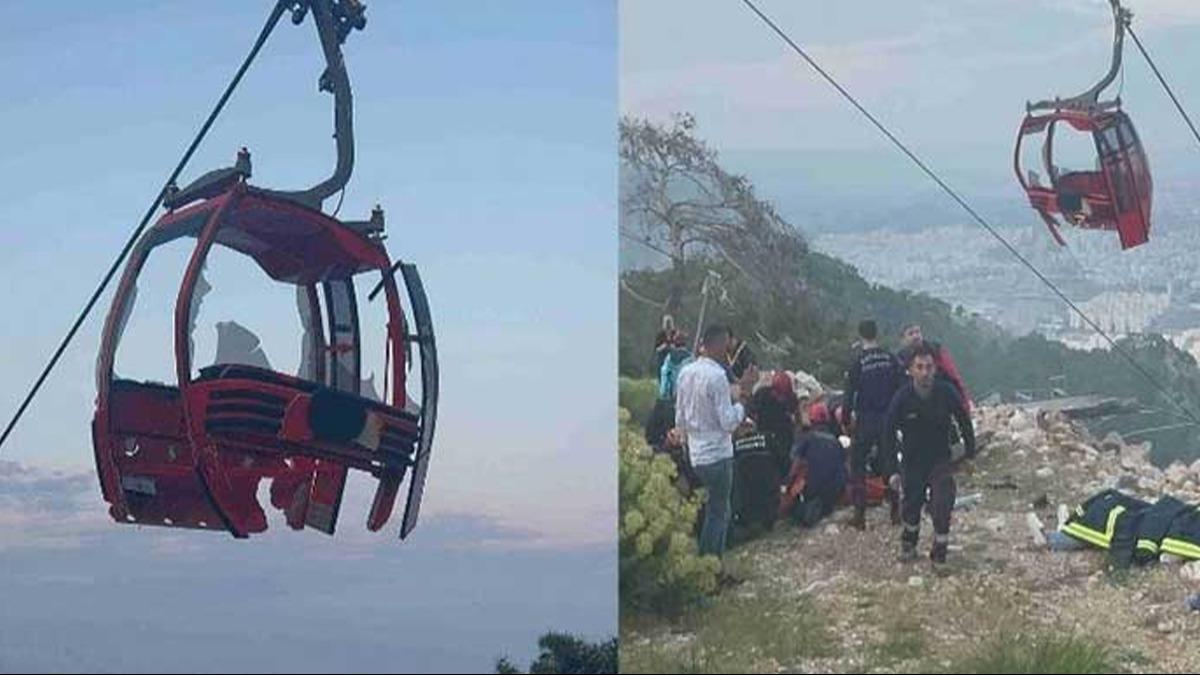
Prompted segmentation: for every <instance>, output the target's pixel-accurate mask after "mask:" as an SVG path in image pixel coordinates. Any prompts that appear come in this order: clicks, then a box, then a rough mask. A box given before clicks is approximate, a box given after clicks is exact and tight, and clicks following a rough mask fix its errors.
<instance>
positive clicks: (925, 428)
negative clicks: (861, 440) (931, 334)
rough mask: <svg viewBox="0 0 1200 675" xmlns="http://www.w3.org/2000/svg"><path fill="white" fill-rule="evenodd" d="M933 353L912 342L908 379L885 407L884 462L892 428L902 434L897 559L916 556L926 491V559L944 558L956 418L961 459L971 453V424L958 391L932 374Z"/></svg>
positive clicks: (890, 459) (888, 460)
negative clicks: (929, 542) (929, 535)
mask: <svg viewBox="0 0 1200 675" xmlns="http://www.w3.org/2000/svg"><path fill="white" fill-rule="evenodd" d="M936 358H937V356H936V352H935V348H934V347H933V346H932V345H929V344H926V343H924V342H922V343H918V344H916V345H914V346H913V349H912V353H911V360H910V364H909V367H908V374H909V376H910V378H911V381H910V382H909V383H908V384H905V385H904V386H903V387H901V388H900V391H898V392H896V395H895V396H894V397H893V398H892V402H891V405H890V406H889V407H888V412H887V418H886V421H885V422H884V428H883V443H882V451H881V454H882V457H883V459H884V460H885V466H889V467H890V466H895V463H896V462H895V458H896V432H897V431H899V432H901V433H903V435H904V455H903V459H902V462H901V463H900V468H899V471H898V472H897V473H896V474H895V475H894V476H893V478H894V479H898V480H900V481H901V483H902V484H903V493H904V505H903V507H902V515H901V517H902V520H903V521H904V531H903V532H902V533H901V535H900V558H901V560H904V561H911V560H914V559H915V558H916V555H917V539H918V537H919V535H920V531H921V509H922V508H923V507H924V506H925V501H926V497H925V493H926V490H928V491H929V499H930V515H931V516H932V519H933V546H932V548H931V549H930V552H929V558H930V560H932V561H933V562H934V563H935V564H941V563H944V562H946V550H947V547H948V545H949V541H950V513H951V511H952V510H953V508H954V498H955V493H956V491H957V488H956V486H955V483H954V470H955V468H956V466H957V463H958V462H959V461H962V459H958V458H955V457H953V456H952V454H951V451H950V425H951V423H952V422H957V423H958V428H959V429H960V430H961V431H962V436H963V447H964V453H965V454H964V457H963V459H970V458H972V457H974V456H975V429H974V427H973V426H972V424H971V415H970V414H969V413H968V412H967V408H966V405H965V404H964V403H963V400H962V398H961V397H960V396H959V395H958V391H957V390H956V389H955V388H954V387H953V386H952V385H951V384H949V383H948V382H946V381H945V380H941V379H938V378H937V377H936V373H937V364H936Z"/></svg>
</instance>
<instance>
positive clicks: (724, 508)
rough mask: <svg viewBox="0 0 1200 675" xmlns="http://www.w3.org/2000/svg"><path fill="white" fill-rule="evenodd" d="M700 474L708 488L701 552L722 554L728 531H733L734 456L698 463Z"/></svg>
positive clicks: (701, 553) (701, 532) (701, 529)
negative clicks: (730, 521) (731, 509)
mask: <svg viewBox="0 0 1200 675" xmlns="http://www.w3.org/2000/svg"><path fill="white" fill-rule="evenodd" d="M696 475H697V476H699V477H700V482H701V484H703V485H704V488H705V490H706V491H707V492H708V495H707V497H706V498H705V501H704V525H703V526H702V527H701V528H700V555H715V556H721V555H722V554H724V553H725V535H726V533H727V532H728V531H729V512H730V504H729V502H730V494H731V493H732V491H733V458H729V459H722V460H718V461H716V462H713V463H712V464H702V465H700V466H697V467H696Z"/></svg>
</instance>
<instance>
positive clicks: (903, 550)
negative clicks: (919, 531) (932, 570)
mask: <svg viewBox="0 0 1200 675" xmlns="http://www.w3.org/2000/svg"><path fill="white" fill-rule="evenodd" d="M916 559H917V545H916V544H915V543H914V542H911V541H908V540H907V539H901V540H900V562H902V563H910V562H913V561H915V560H916Z"/></svg>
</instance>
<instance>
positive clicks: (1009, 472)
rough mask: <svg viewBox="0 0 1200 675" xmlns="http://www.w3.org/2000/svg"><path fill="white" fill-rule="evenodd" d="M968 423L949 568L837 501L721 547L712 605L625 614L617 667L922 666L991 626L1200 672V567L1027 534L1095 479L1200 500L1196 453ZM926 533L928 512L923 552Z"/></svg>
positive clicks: (1079, 431) (882, 520)
mask: <svg viewBox="0 0 1200 675" xmlns="http://www.w3.org/2000/svg"><path fill="white" fill-rule="evenodd" d="M976 426H977V429H978V435H979V438H980V456H979V457H978V459H976V461H975V462H974V463H973V464H972V465H971V466H969V467H967V468H965V469H964V471H963V472H962V473H961V474H960V475H959V478H958V480H959V489H958V493H959V498H960V500H963V501H964V502H970V501H974V504H973V505H971V506H969V507H964V508H962V509H960V510H956V512H955V520H954V525H953V529H952V544H951V549H950V560H949V562H948V564H947V565H946V568H945V569H944V570H936V571H935V570H933V568H932V566H931V565H930V564H929V562H928V561H927V559H925V558H922V560H921V561H920V562H918V563H911V564H901V563H899V562H897V560H896V554H897V552H898V546H899V544H898V536H899V532H898V530H897V529H895V528H893V527H891V526H890V525H889V524H888V522H887V513H886V511H885V510H884V509H874V510H873V512H872V513H870V517H869V526H868V529H867V531H866V532H858V531H855V530H852V529H849V528H848V527H846V525H845V521H846V519H847V518H848V515H849V514H848V513H847V512H846V511H845V510H842V511H840V512H838V513H837V514H835V515H834V516H833V517H832V518H831V520H829V521H827V523H826V524H824V525H822V526H820V527H818V528H817V529H816V530H813V531H805V530H800V529H797V528H794V527H792V526H790V525H785V524H780V525H779V526H777V528H776V530H775V531H774V532H772V533H770V534H769V535H767V536H765V537H762V538H759V539H757V540H755V541H753V542H750V543H747V544H745V545H743V546H740V547H738V548H736V549H734V551H732V552H731V553H730V555H729V558H728V560H727V563H728V565H729V566H730V568H731V569H733V570H734V571H735V574H737V575H738V576H740V577H742V578H743V579H744V581H743V582H742V583H741V584H739V585H736V586H734V587H732V588H730V589H727V590H725V591H724V592H723V593H722V594H721V595H720V596H719V597H718V598H717V599H716V600H715V601H714V602H713V605H712V606H711V607H708V608H706V609H703V610H700V611H698V612H696V613H694V614H692V615H689V616H688V617H682V618H679V619H676V620H674V621H666V620H661V619H657V620H645V619H638V618H630V617H626V618H625V620H624V622H623V627H622V669H623V671H636V670H654V669H658V668H660V667H671V668H673V669H676V670H684V671H688V670H691V671H709V670H712V671H719V672H727V670H725V669H732V670H734V671H735V672H737V671H744V672H909V671H912V672H926V671H928V670H948V669H951V668H953V667H956V664H960V663H962V660H963V659H964V658H967V657H968V656H969V655H970V654H971V653H972V652H973V650H977V649H978V647H979V645H981V644H984V643H987V642H989V641H994V640H997V639H1000V638H1001V637H1002V636H1011V637H1012V638H1013V639H1016V640H1022V639H1033V638H1035V637H1037V636H1039V635H1050V634H1053V635H1077V636H1083V637H1086V638H1089V639H1091V640H1092V641H1093V642H1094V643H1096V644H1101V645H1105V646H1106V647H1107V648H1108V649H1109V650H1110V654H1111V655H1112V662H1113V665H1114V666H1115V667H1117V668H1120V669H1123V670H1126V671H1129V672H1180V673H1183V672H1187V673H1194V672H1200V612H1195V611H1190V610H1189V609H1188V607H1187V605H1186V600H1187V598H1188V596H1190V595H1191V594H1193V593H1197V592H1200V562H1195V563H1188V564H1186V565H1184V564H1182V563H1181V562H1179V561H1175V562H1170V563H1164V564H1160V565H1157V566H1155V567H1153V568H1146V569H1133V570H1129V571H1127V572H1115V571H1110V570H1108V569H1107V567H1106V564H1105V563H1106V560H1105V556H1104V554H1103V553H1101V552H1097V551H1091V550H1088V551H1075V552H1052V551H1050V550H1048V548H1047V547H1046V546H1045V543H1044V539H1040V538H1039V536H1038V535H1039V532H1038V531H1037V525H1038V521H1040V523H1043V524H1044V526H1045V528H1046V529H1053V528H1054V527H1055V526H1056V525H1057V514H1056V512H1057V510H1058V506H1059V505H1060V504H1063V505H1070V506H1072V507H1073V506H1074V505H1075V504H1077V503H1078V502H1080V501H1081V500H1082V499H1084V498H1086V497H1087V496H1089V495H1091V494H1093V493H1094V492H1096V491H1097V490H1099V489H1101V488H1102V487H1118V488H1120V489H1123V490H1126V491H1129V492H1132V493H1134V494H1137V495H1139V496H1142V497H1143V498H1149V499H1154V498H1157V496H1158V495H1159V494H1163V493H1167V494H1172V495H1175V496H1176V497H1179V498H1181V499H1183V500H1185V501H1188V502H1190V503H1197V502H1200V460H1198V461H1196V462H1195V463H1193V464H1191V465H1190V466H1184V465H1181V464H1175V465H1172V466H1170V467H1168V468H1166V469H1165V470H1161V469H1158V468H1156V467H1154V466H1152V465H1150V463H1149V461H1148V460H1147V455H1148V451H1149V446H1148V445H1147V444H1142V445H1132V444H1126V443H1124V442H1123V441H1122V440H1121V439H1120V438H1119V437H1117V436H1116V435H1110V436H1109V437H1107V438H1105V439H1095V438H1092V437H1090V436H1089V435H1088V433H1087V432H1086V431H1085V430H1084V429H1083V428H1082V427H1081V426H1079V425H1077V424H1075V423H1072V422H1070V421H1068V420H1066V419H1065V418H1063V417H1061V416H1059V415H1056V414H1053V415H1046V414H1038V413H1036V412H1032V411H1025V410H1018V409H1016V408H1013V407H1007V406H1002V407H993V408H981V409H979V410H978V411H977V412H976ZM1034 518H1036V519H1037V521H1034V520H1033V519H1034ZM930 532H931V529H930V525H929V522H928V520H926V521H925V523H924V525H923V531H922V543H921V546H922V549H923V550H924V549H925V548H926V547H927V546H928V541H929V536H930ZM748 624H749V625H748ZM742 632H749V633H751V634H750V635H742V634H741V633H742ZM956 672H957V671H956Z"/></svg>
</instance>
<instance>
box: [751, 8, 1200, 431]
mask: <svg viewBox="0 0 1200 675" xmlns="http://www.w3.org/2000/svg"><path fill="white" fill-rule="evenodd" d="M742 3H743V4H744V5H746V7H748V8H749V9H750V10H751V11H752V12H754V13H755V14H756V15H758V18H759V19H761V20H762V21H763V22H764V23H765V24H767V26H769V27H770V28H771V30H773V31H774V32H775V34H776V35H778V36H779V37H780V38H781V39H782V40H783V41H784V42H786V43H787V44H788V46H790V47H791V48H792V50H793V51H795V52H796V53H797V54H798V55H800V58H802V59H804V60H805V61H806V62H807V63H808V65H809V66H811V67H812V69H813V70H815V71H817V73H818V74H819V75H820V76H821V77H822V78H824V79H825V81H826V82H828V83H829V84H830V85H831V86H832V87H833V88H834V89H836V90H837V91H838V93H839V94H841V95H842V97H843V98H845V99H846V100H847V101H849V102H850V104H851V105H853V106H854V107H855V108H856V109H857V110H858V111H859V112H860V113H862V115H863V117H866V118H867V120H868V121H870V122H871V124H872V125H874V126H875V128H876V129H878V130H879V132H880V133H882V134H883V135H884V136H885V137H887V139H888V140H889V141H891V142H892V144H893V145H895V146H896V147H897V148H898V149H899V150H900V151H901V152H903V153H904V154H905V155H906V156H907V157H908V158H909V159H910V160H912V162H913V163H914V164H916V165H917V167H918V168H919V169H921V171H922V172H924V173H925V175H926V176H928V177H929V178H930V179H932V180H933V181H934V182H935V183H937V185H938V187H940V188H941V189H942V190H943V191H944V192H945V193H946V194H947V195H949V196H950V198H951V199H953V200H954V201H955V202H957V203H958V205H959V206H961V207H962V208H963V210H964V211H966V212H967V213H968V214H969V215H970V216H971V218H973V219H974V220H975V222H976V223H977V224H979V225H980V226H981V227H983V229H985V230H987V231H988V233H989V234H991V235H992V236H993V237H994V238H995V239H996V240H997V241H999V242H1000V243H1001V244H1002V245H1003V246H1004V248H1006V249H1007V250H1008V252H1009V253H1011V254H1012V255H1013V257H1015V258H1016V259H1017V260H1018V261H1020V263H1021V264H1022V265H1024V266H1025V267H1026V268H1028V269H1029V271H1030V272H1032V273H1033V275H1034V276H1036V277H1037V278H1038V279H1039V280H1041V282H1042V283H1043V284H1045V285H1046V286H1047V287H1048V288H1049V289H1050V290H1051V291H1053V292H1054V294H1055V295H1056V296H1058V298H1059V299H1060V300H1062V301H1063V302H1064V303H1066V305H1067V306H1068V307H1070V308H1071V310H1072V311H1074V312H1075V313H1076V314H1078V315H1079V317H1080V318H1081V319H1083V321H1084V322H1085V323H1086V324H1087V325H1088V326H1090V327H1091V328H1092V330H1094V331H1096V333H1097V334H1099V335H1100V337H1102V338H1104V340H1105V341H1106V342H1107V343H1108V344H1109V346H1111V347H1112V349H1113V351H1115V352H1116V353H1118V354H1120V355H1121V356H1122V357H1123V358H1124V359H1125V360H1126V361H1128V362H1129V364H1130V365H1131V366H1132V367H1133V368H1134V370H1136V371H1137V372H1138V373H1139V374H1141V375H1142V377H1144V378H1146V380H1147V381H1148V382H1149V383H1150V384H1151V385H1153V386H1154V388H1155V389H1157V390H1158V391H1159V392H1161V393H1162V394H1163V396H1164V397H1165V398H1166V399H1167V400H1168V401H1170V403H1171V405H1173V406H1175V407H1176V408H1177V409H1178V410H1179V411H1180V413H1181V414H1182V415H1183V416H1184V417H1185V418H1186V419H1188V420H1190V421H1191V423H1192V425H1193V426H1200V416H1197V415H1196V414H1195V413H1193V412H1192V411H1191V410H1188V409H1187V408H1185V407H1184V406H1183V405H1182V404H1180V403H1178V402H1177V401H1176V400H1175V398H1174V395H1173V394H1172V393H1171V392H1170V391H1169V390H1168V389H1167V388H1166V387H1165V386H1163V385H1162V384H1160V383H1159V382H1158V380H1156V379H1155V378H1154V375H1153V374H1152V373H1150V371H1148V370H1146V368H1145V367H1144V366H1142V364H1141V363H1139V362H1138V361H1137V359H1135V358H1134V357H1133V355H1132V354H1130V353H1128V352H1127V351H1125V350H1124V349H1123V348H1121V346H1120V345H1118V344H1117V342H1116V340H1114V339H1113V338H1112V337H1111V336H1110V335H1109V334H1108V333H1106V332H1105V331H1104V329H1103V328H1101V327H1100V325H1099V324H1098V323H1096V322H1095V321H1094V320H1093V319H1092V318H1091V317H1090V316H1088V315H1087V314H1086V313H1085V312H1084V311H1083V310H1082V309H1080V307H1079V306H1078V305H1076V304H1075V303H1074V302H1073V301H1072V300H1071V299H1070V298H1068V297H1067V296H1066V294H1064V293H1063V292H1062V291H1061V290H1059V288H1058V286H1056V285H1054V282H1053V281H1051V280H1050V279H1048V278H1047V277H1046V275H1044V274H1042V272H1041V271H1040V270H1038V268H1037V267H1035V266H1034V264H1033V263H1032V262H1030V261H1029V259H1027V258H1026V257H1025V256H1023V255H1021V252H1020V251H1018V250H1017V249H1016V248H1015V247H1014V246H1013V245H1012V244H1011V243H1009V242H1008V240H1007V239H1005V238H1004V236H1003V235H1001V234H1000V233H999V232H998V231H997V230H996V228H995V227H993V226H992V225H991V223H989V222H988V221H987V220H985V219H984V218H983V216H981V215H979V213H978V212H977V211H976V210H975V209H974V208H972V207H971V205H970V204H968V203H967V202H966V200H964V199H963V198H962V197H961V196H959V194H958V192H956V191H955V190H954V189H953V188H951V187H950V186H949V185H948V184H946V182H945V181H943V180H942V178H941V177H940V176H938V174H937V173H935V172H934V171H933V169H931V168H929V166H928V165H926V164H925V162H924V161H922V160H921V158H920V157H918V156H917V155H916V154H915V153H913V151H912V150H910V149H909V148H908V146H907V145H905V144H904V143H903V142H902V141H901V140H900V139H899V138H897V137H896V136H895V135H894V134H893V133H892V132H891V131H890V130H888V128H887V127H886V126H884V124H883V123H882V122H880V121H879V120H878V119H877V118H876V117H875V116H874V115H872V114H871V113H870V112H869V111H868V110H867V109H866V108H864V107H863V106H862V104H860V103H859V102H858V100H857V99H855V98H854V96H852V95H851V94H850V92H848V91H846V89H845V88H843V87H842V85H841V84H839V83H838V81H837V80H836V79H834V77H833V76H832V75H830V74H829V73H828V72H826V70H825V69H824V68H822V67H821V65H820V64H818V63H817V62H816V61H815V60H814V59H813V58H812V57H811V56H809V55H808V53H807V52H805V51H804V50H803V49H802V48H801V47H800V45H798V44H796V42H795V41H794V40H792V38H791V37H789V36H788V34H787V33H786V32H784V31H783V29H782V28H780V27H779V26H778V25H777V24H776V23H775V22H774V21H772V20H771V18H770V17H768V16H767V15H766V14H764V13H763V12H762V11H761V10H760V9H759V8H758V7H757V6H756V5H755V4H754V2H752V0H742ZM1134 41H1135V42H1136V41H1137V37H1136V36H1135V37H1134ZM1139 46H1140V43H1139ZM1172 98H1174V97H1173V96H1172ZM1197 139H1198V140H1200V136H1197Z"/></svg>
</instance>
